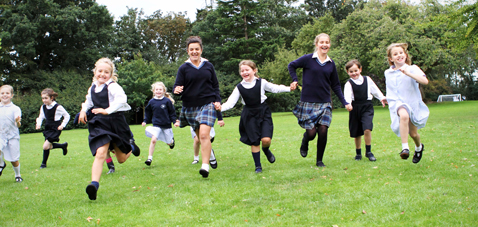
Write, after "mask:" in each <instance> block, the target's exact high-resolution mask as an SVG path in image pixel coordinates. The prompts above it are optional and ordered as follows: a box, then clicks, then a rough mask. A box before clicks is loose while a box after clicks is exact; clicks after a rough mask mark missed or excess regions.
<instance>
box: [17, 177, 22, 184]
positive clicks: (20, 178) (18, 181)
mask: <svg viewBox="0 0 478 227" xmlns="http://www.w3.org/2000/svg"><path fill="white" fill-rule="evenodd" d="M22 181H23V178H22V177H15V182H17V183H21V182H22Z"/></svg>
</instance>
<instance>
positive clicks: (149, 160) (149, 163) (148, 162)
mask: <svg viewBox="0 0 478 227" xmlns="http://www.w3.org/2000/svg"><path fill="white" fill-rule="evenodd" d="M151 162H153V160H151V159H149V158H148V160H146V161H145V162H144V164H146V165H148V166H150V165H151Z"/></svg>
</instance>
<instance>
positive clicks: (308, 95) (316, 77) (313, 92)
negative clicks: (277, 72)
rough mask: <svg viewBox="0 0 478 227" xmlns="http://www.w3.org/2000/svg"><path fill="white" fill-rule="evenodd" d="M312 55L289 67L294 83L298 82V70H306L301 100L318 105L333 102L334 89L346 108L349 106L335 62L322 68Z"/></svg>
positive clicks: (328, 62) (327, 63) (303, 57)
mask: <svg viewBox="0 0 478 227" xmlns="http://www.w3.org/2000/svg"><path fill="white" fill-rule="evenodd" d="M312 55H313V54H306V55H304V56H302V57H300V58H298V59H296V60H294V61H292V62H291V63H289V66H288V69H289V74H290V76H291V77H292V81H298V79H297V73H296V70H297V68H303V69H304V71H303V74H302V93H301V95H300V100H301V101H303V102H317V103H325V102H331V100H330V88H332V90H333V91H334V93H335V94H336V95H337V97H339V99H340V102H342V104H343V105H344V106H345V105H347V104H349V103H347V102H346V101H345V99H344V95H343V93H342V88H341V86H340V81H339V75H338V74H337V68H336V67H335V63H334V61H327V62H326V63H325V65H323V66H321V65H320V64H319V63H318V62H317V61H318V60H317V58H312Z"/></svg>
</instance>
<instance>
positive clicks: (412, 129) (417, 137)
mask: <svg viewBox="0 0 478 227" xmlns="http://www.w3.org/2000/svg"><path fill="white" fill-rule="evenodd" d="M409 128H410V136H411V137H412V139H413V142H415V146H416V147H419V146H420V145H421V144H422V142H421V141H420V135H419V134H418V128H417V126H415V125H414V124H412V122H411V121H410V124H409Z"/></svg>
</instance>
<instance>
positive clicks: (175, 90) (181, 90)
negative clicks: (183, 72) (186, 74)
mask: <svg viewBox="0 0 478 227" xmlns="http://www.w3.org/2000/svg"><path fill="white" fill-rule="evenodd" d="M183 88H184V86H176V87H175V88H174V94H176V95H177V94H180V93H181V92H183Z"/></svg>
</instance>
